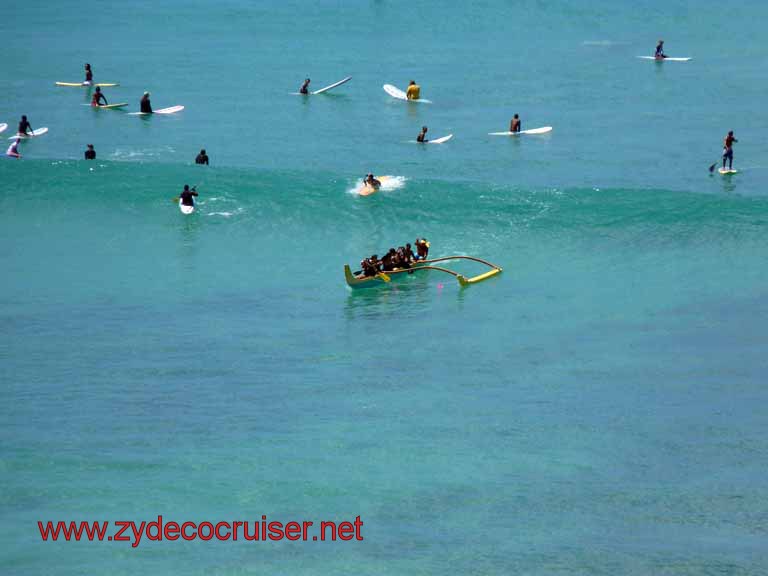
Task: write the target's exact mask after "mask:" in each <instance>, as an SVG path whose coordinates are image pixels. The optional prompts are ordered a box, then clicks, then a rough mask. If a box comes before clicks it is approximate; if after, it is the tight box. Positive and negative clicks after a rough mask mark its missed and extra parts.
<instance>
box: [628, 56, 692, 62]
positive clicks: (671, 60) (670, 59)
mask: <svg viewBox="0 0 768 576" xmlns="http://www.w3.org/2000/svg"><path fill="white" fill-rule="evenodd" d="M638 58H641V59H642V60H655V61H656V62H688V60H692V58H672V57H670V56H667V57H666V58H656V56H638Z"/></svg>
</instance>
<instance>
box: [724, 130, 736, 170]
mask: <svg viewBox="0 0 768 576" xmlns="http://www.w3.org/2000/svg"><path fill="white" fill-rule="evenodd" d="M734 142H738V140H736V138H735V137H734V136H733V130H731V131H730V132H728V135H727V136H726V137H725V140H724V141H723V170H725V162H726V160H727V161H728V170H733V143H734Z"/></svg>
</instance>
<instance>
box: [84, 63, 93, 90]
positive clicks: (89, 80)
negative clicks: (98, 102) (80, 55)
mask: <svg viewBox="0 0 768 576" xmlns="http://www.w3.org/2000/svg"><path fill="white" fill-rule="evenodd" d="M83 84H86V85H87V84H93V72H92V71H91V65H90V64H86V65H85V82H83Z"/></svg>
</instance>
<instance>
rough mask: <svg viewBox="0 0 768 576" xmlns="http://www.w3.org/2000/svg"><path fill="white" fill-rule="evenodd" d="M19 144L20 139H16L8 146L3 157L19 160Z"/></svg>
mask: <svg viewBox="0 0 768 576" xmlns="http://www.w3.org/2000/svg"><path fill="white" fill-rule="evenodd" d="M19 142H21V138H16V140H14V141H13V142H12V143H11V145H10V146H8V150H6V151H5V155H6V156H8V157H9V158H21V154H19Z"/></svg>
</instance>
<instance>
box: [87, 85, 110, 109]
mask: <svg viewBox="0 0 768 576" xmlns="http://www.w3.org/2000/svg"><path fill="white" fill-rule="evenodd" d="M102 100H104V104H109V102H107V97H106V96H104V94H102V93H101V88H99V87H98V86H96V92H94V93H93V98H91V106H99V105H100V104H101V101H102Z"/></svg>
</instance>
